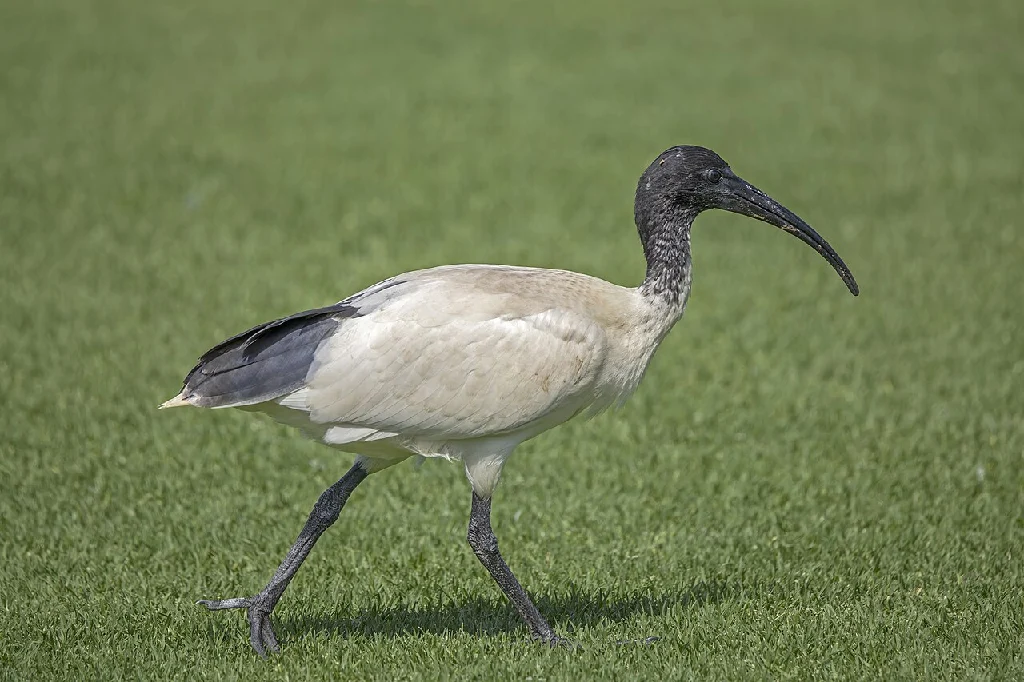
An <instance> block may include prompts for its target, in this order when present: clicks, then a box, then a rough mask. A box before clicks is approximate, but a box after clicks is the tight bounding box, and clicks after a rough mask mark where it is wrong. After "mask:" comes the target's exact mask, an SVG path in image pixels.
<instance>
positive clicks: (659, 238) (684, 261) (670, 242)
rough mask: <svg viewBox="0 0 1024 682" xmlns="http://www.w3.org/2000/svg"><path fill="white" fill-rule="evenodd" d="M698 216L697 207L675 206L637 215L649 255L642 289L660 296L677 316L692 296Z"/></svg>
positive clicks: (647, 295) (646, 254)
mask: <svg viewBox="0 0 1024 682" xmlns="http://www.w3.org/2000/svg"><path fill="white" fill-rule="evenodd" d="M696 217H697V212H696V211H690V210H686V209H675V210H670V211H665V212H658V214H657V215H655V216H649V217H648V216H638V219H637V229H638V231H639V232H640V240H641V242H642V243H643V247H644V257H645V258H646V259H647V275H646V277H644V283H643V284H641V285H640V293H642V294H643V295H644V297H646V298H649V299H652V300H653V299H660V300H661V301H662V302H663V303H665V304H667V305H668V306H669V308H670V309H672V310H674V311H677V312H676V316H677V318H678V316H679V315H682V313H683V308H684V307H685V306H686V299H687V298H689V296H690V281H691V272H690V226H691V225H693V220H694V218H696ZM673 321H674V320H673Z"/></svg>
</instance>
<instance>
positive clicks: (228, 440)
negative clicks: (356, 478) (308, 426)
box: [0, 0, 1024, 680]
mask: <svg viewBox="0 0 1024 682" xmlns="http://www.w3.org/2000/svg"><path fill="white" fill-rule="evenodd" d="M486 4H495V3H486ZM551 4H552V3H548V2H541V1H540V0H536V1H533V0H530V1H528V2H515V3H504V4H503V5H501V7H500V9H486V10H485V9H482V7H483V5H481V4H480V3H470V2H464V3H458V4H456V3H452V4H448V5H446V6H445V7H444V8H443V9H437V8H434V7H432V5H433V3H420V2H409V3H406V4H400V3H385V2H377V3H372V2H350V3H344V4H342V3H332V2H326V1H322V2H321V1H316V2H314V1H310V2H300V3H278V2H266V3H258V4H255V3H250V2H241V1H240V0H224V1H223V2H217V3H206V2H196V1H191V0H190V1H187V2H174V3H138V2H126V1H122V2H107V1H99V0H97V1H95V2H83V1H81V0H74V1H72V0H64V1H60V2H58V1H56V0H43V1H41V2H32V3H29V2H14V1H13V0H9V1H7V2H3V3H0V64H2V67H0V103H2V104H0V285H2V286H0V351H2V352H0V398H2V400H0V406H2V409H0V433H2V437H0V678H9V679H25V680H28V679H61V680H71V679H116V678H138V679H161V680H163V679H202V678H206V679H237V678H244V679H275V680H277V679H293V680H294V679H306V678H310V679H326V678H335V679H342V678H345V679H406V678H408V679H433V678H437V677H458V678H480V679H531V678H532V679H535V680H536V679H549V680H554V679H566V680H570V679H571V680H578V679H585V678H617V679H659V678H660V679H679V678H693V679H715V678H722V679H726V678H731V679H749V678H772V679H783V678H800V679H806V678H816V677H821V678H829V677H836V678H883V679H892V678H928V679H958V680H959V679H972V678H977V679H997V678H1002V679H1010V678H1014V677H1016V678H1018V679H1019V678H1020V677H1021V676H1024V654H1022V651H1024V571H1022V559H1024V557H1022V554H1024V353H1022V349H1024V278H1022V265H1024V232H1022V229H1021V215H1022V212H1024V170H1022V168H1024V166H1022V159H1024V127H1022V121H1024V50H1022V49H1021V47H1020V46H1021V44H1022V40H1024V34H1022V30H1021V26H1022V25H1024V24H1022V20H1024V11H1022V10H1021V5H1020V3H1019V2H1018V1H1017V0H991V1H989V2H985V3H982V4H977V5H976V6H972V5H971V4H970V3H963V2H954V1H952V0H950V1H948V2H941V1H938V0H932V1H928V2H926V1H925V0H918V1H911V0H866V1H864V2H858V3H842V4H838V3H821V2H818V1H816V0H786V1H785V2H775V3H761V2H757V1H756V0H725V1H724V2H717V3H680V2H668V1H667V0H666V1H662V2H650V3H620V2H611V1H610V0H609V1H607V2H596V3H595V2H584V1H583V0H577V1H576V2H562V3H557V6H556V7H550V6H549V5H551ZM676 143H700V144H704V145H707V146H710V147H712V148H714V149H716V150H717V151H719V152H720V153H721V154H722V155H723V156H724V157H725V158H726V159H727V160H728V161H730V162H731V163H732V165H733V167H734V169H736V171H737V172H739V173H740V174H741V175H744V176H745V177H747V178H748V179H750V180H751V181H752V182H755V183H756V184H758V185H759V186H761V187H762V188H764V189H765V190H767V191H769V192H770V193H772V194H773V195H774V196H776V197H777V198H778V199H780V200H781V201H783V202H784V203H786V204H787V205H789V206H790V207H791V208H793V209H794V210H796V211H797V212H798V213H800V214H801V215H802V216H803V217H805V218H806V219H807V220H808V221H809V222H811V223H812V224H813V225H815V226H816V227H817V228H818V229H819V231H821V232H822V233H823V234H824V235H825V236H826V237H827V238H828V239H829V240H830V241H831V242H832V244H833V245H834V246H835V247H836V248H837V249H838V251H839V252H840V254H842V256H843V257H844V258H845V259H846V261H847V262H848V263H849V264H850V266H851V267H852V269H853V271H854V273H855V274H856V275H857V277H858V280H859V281H860V284H861V287H862V292H863V293H862V295H861V296H860V298H859V299H854V298H853V297H851V296H850V295H849V294H848V293H847V292H846V290H845V288H844V287H843V285H842V283H841V282H840V281H839V280H838V278H836V276H835V274H834V273H833V272H832V271H831V270H830V269H829V268H828V266H827V265H826V264H825V263H824V262H823V261H822V260H821V259H820V258H818V257H817V256H816V255H815V254H813V253H812V252H811V251H810V250H809V249H807V248H805V247H803V246H801V245H800V244H798V243H797V242H796V241H795V240H793V239H790V238H788V237H786V236H784V235H782V234H781V233H780V232H778V231H777V230H772V229H769V228H767V227H766V226H764V225H762V224H760V223H756V222H753V221H750V220H745V219H742V218H740V217H737V216H732V215H726V214H716V215H707V216H703V217H701V218H700V219H699V221H698V224H697V227H696V230H695V235H694V251H695V253H694V258H695V262H696V273H695V283H694V293H693V297H692V299H691V302H690V306H689V309H688V311H687V314H686V316H685V318H684V319H683V321H682V323H681V324H680V325H679V327H678V328H677V329H676V330H675V331H674V332H673V334H671V336H670V337H669V338H668V339H667V341H666V342H665V344H664V346H663V347H662V349H661V350H660V351H659V353H658V355H657V357H656V358H655V361H654V363H653V365H652V367H651V369H650V371H649V373H648V376H647V379H646V380H645V383H644V384H643V385H642V386H641V388H640V390H639V392H638V393H637V395H636V396H635V397H634V399H633V400H632V401H631V402H630V403H629V404H628V405H627V407H626V408H625V409H624V410H621V411H618V412H614V413H609V414H606V415H603V416H601V417H599V418H598V419H596V420H595V421H592V422H589V423H585V422H578V423H575V422H574V423H571V424H569V425H566V426H564V427H562V428H560V429H556V430H555V431H552V432H549V433H548V434H545V435H543V436H541V437H539V438H537V439H536V440H534V441H531V442H529V443H527V444H525V445H524V446H523V447H521V448H520V450H519V451H518V452H517V453H516V455H515V456H514V457H513V458H512V459H511V460H510V462H509V464H508V466H507V467H506V469H505V475H504V479H503V482H502V486H501V487H500V488H499V491H498V494H497V497H496V501H495V518H494V523H495V528H496V531H497V533H498V535H499V537H500V538H501V541H502V547H503V550H504V553H505V555H506V557H507V558H508V560H509V563H510V564H511V565H512V567H513V569H514V570H515V571H516V572H517V573H518V575H519V577H520V578H521V579H522V580H523V582H524V584H525V586H526V587H527V589H528V590H529V591H530V592H531V594H533V595H534V597H535V598H536V601H537V602H538V605H539V606H540V608H541V610H542V611H543V612H545V613H546V614H547V615H548V616H549V617H550V619H551V620H552V622H553V624H554V625H555V627H556V628H557V629H558V630H559V631H560V632H562V633H565V634H567V635H568V636H570V637H572V638H574V639H576V640H577V641H578V642H580V643H581V644H582V650H575V651H572V650H570V651H564V650H556V651H548V650H545V649H543V648H541V647H538V646H535V645H532V644H531V643H529V641H528V639H527V636H526V633H525V631H524V629H523V628H522V627H521V626H520V625H519V623H518V621H517V619H516V617H515V615H514V613H513V612H512V611H511V610H510V608H509V607H508V606H507V604H506V603H505V602H504V600H503V598H502V597H501V595H500V593H499V592H498V590H497V588H496V587H495V586H494V585H493V583H492V582H491V580H490V578H489V577H488V576H487V574H486V573H485V571H484V570H483V569H482V568H481V567H480V566H479V565H478V563H477V561H476V559H475V558H474V557H473V555H472V553H471V551H470V550H469V548H468V546H467V545H466V543H465V539H464V538H465V526H466V521H467V517H468V511H469V501H470V497H469V489H468V485H467V484H466V482H465V480H464V476H463V473H462V471H461V469H460V467H457V466H452V465H446V464H444V463H439V462H430V463H428V464H427V465H426V466H424V467H422V468H420V469H415V468H414V467H412V466H405V465H403V466H400V467H396V468H395V469H392V470H389V471H387V472H385V473H383V474H381V475H380V476H375V477H373V478H371V479H370V480H368V481H367V482H366V483H365V484H364V485H363V486H362V487H361V488H360V489H359V490H358V491H357V492H356V493H355V495H354V496H353V498H352V501H351V503H350V505H349V506H348V508H346V509H345V511H344V513H343V515H342V517H341V519H340V520H339V522H338V523H337V524H336V525H335V527H334V528H332V529H331V530H330V531H329V532H328V533H327V535H325V536H324V538H323V539H322V541H321V542H320V544H319V545H318V546H317V547H316V550H315V551H314V553H313V555H312V556H311V558H310V560H309V562H308V563H307V565H306V566H304V567H303V569H302V571H301V572H300V573H299V575H298V577H297V579H296V580H295V582H294V583H293V584H292V586H291V588H290V589H289V591H288V592H287V594H286V595H285V598H284V599H283V600H282V602H281V605H280V608H279V609H278V611H277V620H276V623H277V628H278V633H279V635H280V637H281V639H282V643H283V649H284V651H283V654H282V655H281V656H278V657H274V658H273V659H271V660H270V661H267V662H264V661H261V660H259V659H257V658H256V657H255V656H254V655H253V653H252V652H251V650H250V649H249V646H248V643H247V631H246V628H245V625H244V623H243V620H242V618H241V617H240V616H239V614H237V613H217V614H211V613H208V612H206V611H205V610H203V609H201V608H200V607H197V606H195V605H194V601H195V600H196V599H199V598H214V597H230V596H240V595H244V594H249V593H252V592H255V591H257V590H258V589H259V588H260V587H261V586H262V585H263V584H264V583H265V581H266V580H267V578H268V577H269V576H270V574H271V573H272V571H273V569H274V567H275V566H276V565H277V562H278V561H279V560H280V558H281V557H282V555H283V553H284V551H285V550H286V548H287V546H288V545H289V543H290V542H291V541H292V539H293V538H294V536H295V534H296V533H297V532H298V529H299V528H300V526H301V524H302V522H303V520H304V519H305V515H306V513H307V511H308V509H309V508H310V506H311V505H312V503H313V501H314V500H315V499H316V497H317V495H318V494H319V493H320V491H321V490H322V489H323V488H325V487H326V486H327V485H329V484H330V483H331V482H333V481H334V480H335V479H336V478H337V477H338V476H340V475H341V473H343V472H344V471H345V469H346V468H347V467H348V465H349V462H350V459H351V458H350V457H349V456H346V455H343V454H340V453H335V452H333V451H331V450H329V449H327V448H323V447H319V446H316V445H314V444H312V443H309V442H306V441H303V440H302V439H301V438H300V437H299V436H297V435H296V434H294V433H291V432H288V431H286V430H285V429H283V428H281V427H278V426H276V425H273V424H271V423H268V422H265V421H261V420H259V419H256V418H253V417H252V416H250V415H246V414H242V413H233V412H218V413H211V412H202V411H198V410H192V411H187V410H178V411H172V412H157V411H156V410H155V406H156V405H157V404H158V403H159V402H160V401H161V400H164V399H166V398H167V397H169V396H171V395H173V394H174V392H175V391H176V390H177V389H178V387H179V385H180V384H179V382H180V379H181V377H182V376H183V375H184V373H185V372H186V371H187V370H188V369H189V368H190V367H191V366H192V362H193V360H194V358H195V357H196V356H197V355H198V354H200V353H201V352H203V351H204V350H206V349H207V348H208V347H209V346H211V345H212V344H214V343H216V342H217V341H219V340H221V339H222V338H223V337H225V336H227V335H229V334H231V333H233V332H236V331H238V330H240V329H243V328H246V327H248V326H250V325H252V324H254V323H256V322H260V321H263V320H266V319H270V318H273V317H275V316H279V315H283V314H286V313H289V312H292V311H295V310H299V309H303V308H308V307H314V306H319V305H323V304H327V303H330V302H333V301H335V300H337V299H339V298H341V297H343V296H345V295H347V294H349V293H351V292H353V291H356V290H358V289H360V288H362V287H363V286H366V285H368V284H370V283H372V282H375V281H377V280H379V279H382V278H384V277H386V276H390V275H392V274H395V273H397V272H401V271H403V270H408V269H412V268H419V267H427V266H431V265H436V264H440V263H450V262H500V263H519V264H524V265H535V266H557V267H566V268H570V269H575V270H581V271H585V272H588V273H591V274H595V275H598V276H601V277H604V278H606V279H610V280H612V281H616V282H619V283H623V284H635V283H637V282H638V280H639V278H640V276H641V275H642V271H643V263H642V256H641V254H640V249H639V246H638V243H637V240H636V236H635V232H634V228H633V225H632V219H631V216H632V206H631V201H632V191H633V187H634V183H635V181H636V178H637V176H638V175H639V173H640V171H641V170H642V169H643V168H644V166H645V165H646V164H647V163H648V162H649V161H650V160H651V159H652V158H653V157H654V156H655V155H656V154H657V153H658V152H660V151H661V150H662V149H664V148H666V147H668V146H670V145H672V144H676ZM647 635H659V636H660V637H661V640H660V641H659V642H658V643H657V644H655V645H653V646H649V647H635V646H634V647H616V646H614V645H613V643H614V642H615V641H616V640H620V639H628V638H638V637H644V636H647Z"/></svg>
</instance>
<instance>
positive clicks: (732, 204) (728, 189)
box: [719, 176, 860, 296]
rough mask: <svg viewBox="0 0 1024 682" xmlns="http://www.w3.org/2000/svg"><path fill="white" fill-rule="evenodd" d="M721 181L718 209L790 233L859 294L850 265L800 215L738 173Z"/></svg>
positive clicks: (854, 292)
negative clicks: (827, 263) (817, 254)
mask: <svg viewBox="0 0 1024 682" xmlns="http://www.w3.org/2000/svg"><path fill="white" fill-rule="evenodd" d="M722 184H723V185H724V187H722V189H723V190H724V192H723V195H724V196H723V197H722V203H721V205H720V206H719V208H723V209H725V210H727V211H732V212H733V213H739V214H741V215H745V216H750V217H751V218H757V219H758V220H763V221H764V222H766V223H769V224H771V225H774V226H775V227H777V228H779V229H781V230H785V231H786V232H788V233H790V234H791V235H793V236H794V237H796V238H797V239H799V240H800V241H802V242H803V243H804V244H807V245H808V246H810V247H811V248H813V249H814V250H815V251H817V252H818V253H820V254H821V256H822V258H824V259H825V260H827V261H828V262H829V264H830V265H831V266H832V267H833V268H835V271H836V272H837V273H839V277H841V278H842V280H843V282H844V283H845V284H846V287H847V288H848V289H849V290H850V293H851V294H853V295H854V296H856V295H857V294H859V293H860V287H858V286H857V280H855V279H854V278H853V273H852V272H850V268H848V267H846V263H844V262H843V259H842V258H840V257H839V254H838V253H836V252H835V250H834V249H833V248H832V247H831V246H830V245H829V243H828V242H827V241H825V239H824V238H823V237H822V236H821V235H820V234H818V233H817V232H815V231H814V229H813V228H812V227H811V226H810V225H808V224H807V223H805V222H804V221H803V220H802V219H801V218H800V216H798V215H796V214H795V213H793V212H792V211H790V210H789V209H788V208H786V207H785V206H783V205H782V204H780V203H779V202H777V201H775V200H774V199H772V198H771V197H770V196H768V195H767V194H765V193H764V192H762V191H761V190H759V189H758V188H756V187H754V186H753V185H751V184H750V183H749V182H747V181H746V180H744V179H742V178H739V177H736V176H732V177H726V178H723V179H722Z"/></svg>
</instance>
